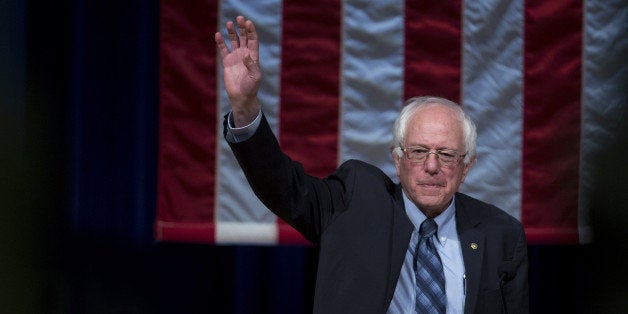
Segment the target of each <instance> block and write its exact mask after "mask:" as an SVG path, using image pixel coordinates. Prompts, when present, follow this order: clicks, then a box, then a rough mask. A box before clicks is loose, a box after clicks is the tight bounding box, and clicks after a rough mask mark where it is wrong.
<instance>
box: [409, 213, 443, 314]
mask: <svg viewBox="0 0 628 314" xmlns="http://www.w3.org/2000/svg"><path fill="white" fill-rule="evenodd" d="M437 229H438V226H437V225H436V222H434V220H432V219H426V220H425V221H423V223H421V227H420V228H419V243H417V246H416V252H415V253H414V274H415V277H416V285H417V290H416V304H415V308H414V310H415V311H416V312H417V313H421V314H423V313H445V306H446V303H447V298H446V297H445V274H444V273H443V264H442V263H441V261H440V256H438V252H436V248H435V247H434V243H433V242H432V236H433V235H434V234H435V233H436V230H437Z"/></svg>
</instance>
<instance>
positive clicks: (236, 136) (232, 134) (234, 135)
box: [227, 110, 262, 143]
mask: <svg viewBox="0 0 628 314" xmlns="http://www.w3.org/2000/svg"><path fill="white" fill-rule="evenodd" d="M261 121H262V111H261V110H260V111H259V112H258V113H257V117H255V119H254V120H253V122H251V123H249V124H248V125H245V126H243V127H240V128H236V127H235V126H234V125H233V117H232V115H231V112H229V116H228V117H227V122H228V123H227V140H228V141H230V142H232V143H239V142H244V141H246V140H248V139H249V138H251V136H253V134H255V131H257V128H258V127H259V125H260V123H261Z"/></svg>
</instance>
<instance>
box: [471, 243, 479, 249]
mask: <svg viewBox="0 0 628 314" xmlns="http://www.w3.org/2000/svg"><path fill="white" fill-rule="evenodd" d="M471 249H472V250H477V249H478V244H477V243H475V242H473V243H471Z"/></svg>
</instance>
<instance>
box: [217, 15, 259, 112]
mask: <svg viewBox="0 0 628 314" xmlns="http://www.w3.org/2000/svg"><path fill="white" fill-rule="evenodd" d="M236 22H237V27H238V29H239V34H240V35H239V36H238V34H237V33H236V29H235V28H236V25H235V24H234V23H233V22H231V21H230V22H228V23H227V32H228V36H229V42H230V43H231V48H232V49H231V51H229V48H228V47H227V45H226V43H225V40H224V38H223V37H222V35H221V34H220V33H216V36H215V40H216V44H217V45H218V50H219V53H220V56H221V58H222V65H223V72H224V73H223V75H224V82H225V89H226V90H227V95H228V96H229V100H230V102H231V106H232V107H233V109H234V110H240V109H241V110H247V109H253V108H247V106H251V105H252V103H253V102H255V105H257V104H256V102H257V100H256V97H257V91H258V90H259V86H260V80H261V76H262V75H261V70H260V66H259V41H258V37H257V32H256V30H255V25H254V24H253V22H251V21H246V20H245V19H244V17H242V16H238V18H237V19H236Z"/></svg>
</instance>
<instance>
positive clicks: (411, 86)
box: [404, 0, 462, 102]
mask: <svg viewBox="0 0 628 314" xmlns="http://www.w3.org/2000/svg"><path fill="white" fill-rule="evenodd" d="M461 25H462V3H461V1H459V0H456V1H420V0H408V1H406V7H405V69H404V81H405V84H404V98H405V99H407V98H409V97H413V96H422V95H432V96H440V97H445V98H447V99H450V100H452V101H456V102H458V101H459V99H460V76H461V74H460V73H461V67H462V65H461V62H462V61H461V60H462V52H461V42H460V40H461V36H462V35H461V34H462V26H461Z"/></svg>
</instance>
